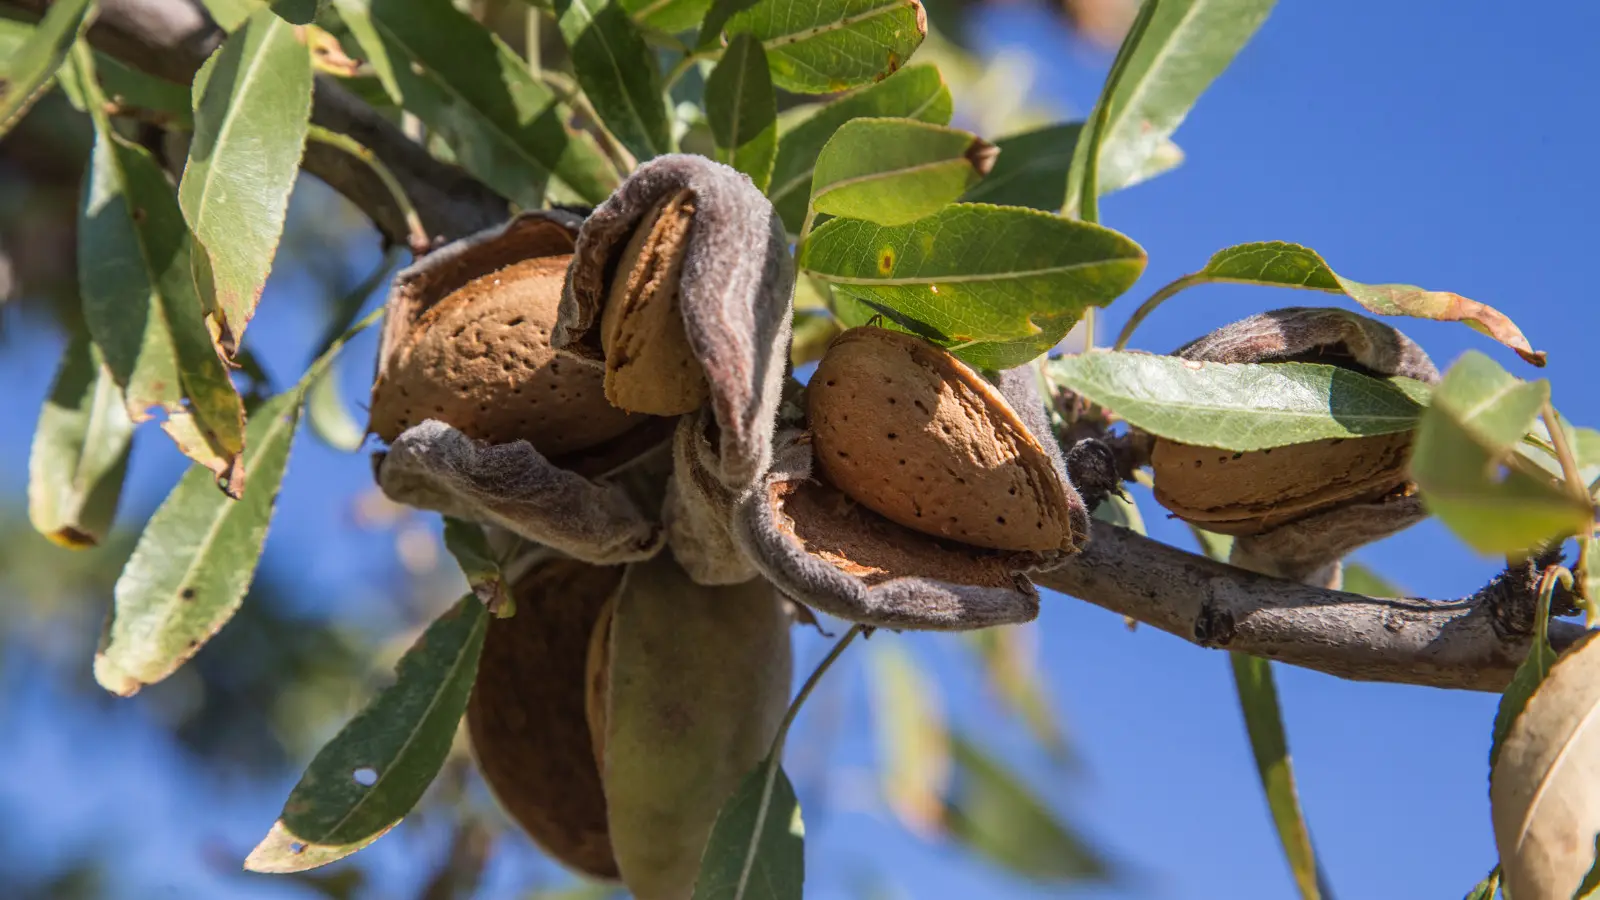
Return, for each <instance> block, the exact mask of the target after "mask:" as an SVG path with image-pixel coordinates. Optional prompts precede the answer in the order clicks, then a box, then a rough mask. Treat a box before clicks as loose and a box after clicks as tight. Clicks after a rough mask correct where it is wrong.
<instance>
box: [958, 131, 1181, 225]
mask: <svg viewBox="0 0 1600 900" xmlns="http://www.w3.org/2000/svg"><path fill="white" fill-rule="evenodd" d="M1082 130H1083V123H1082V122H1066V123H1063V124H1060V125H1049V126H1046V127H1044V128H1039V129H1036V130H1034V131H1028V132H1024V133H1022V134H1016V135H1012V136H1011V137H1008V138H1001V139H1000V140H998V141H995V146H996V147H998V148H999V149H1000V156H999V158H998V159H996V160H995V164H994V169H992V170H991V171H990V172H989V174H988V175H986V176H984V179H983V180H982V181H980V182H978V183H977V184H975V185H973V186H972V187H971V188H969V189H968V190H967V192H966V193H965V194H963V195H962V197H961V199H962V200H963V201H965V202H968V203H995V204H999V205H1001V206H1026V207H1029V208H1032V209H1043V210H1051V211H1053V210H1055V209H1057V208H1058V207H1060V206H1061V198H1062V196H1064V195H1065V193H1066V190H1067V170H1068V169H1070V168H1072V153H1073V150H1074V148H1076V147H1077V145H1078V136H1079V134H1080V132H1081V131H1082ZM1181 162H1183V151H1182V150H1180V149H1178V145H1177V144H1174V143H1172V142H1171V141H1170V140H1169V141H1165V142H1164V143H1163V144H1162V145H1161V147H1160V148H1159V149H1158V150H1157V151H1156V152H1155V153H1152V154H1151V155H1150V158H1149V159H1148V160H1146V161H1145V165H1144V167H1143V168H1141V169H1140V170H1139V171H1137V172H1135V173H1133V175H1132V177H1131V178H1130V180H1129V181H1128V182H1126V183H1124V184H1119V185H1113V186H1109V187H1106V186H1103V187H1102V192H1103V193H1107V194H1109V193H1111V192H1112V191H1114V190H1118V189H1121V188H1125V187H1132V186H1133V185H1135V184H1138V183H1140V182H1141V181H1146V180H1148V179H1150V178H1154V177H1155V176H1157V175H1160V174H1161V173H1162V172H1166V171H1168V170H1169V169H1172V168H1173V167H1175V166H1177V165H1178V164H1179V163H1181Z"/></svg>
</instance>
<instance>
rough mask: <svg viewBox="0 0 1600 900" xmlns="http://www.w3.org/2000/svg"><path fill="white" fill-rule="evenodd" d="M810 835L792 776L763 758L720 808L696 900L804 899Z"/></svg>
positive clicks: (697, 888)
mask: <svg viewBox="0 0 1600 900" xmlns="http://www.w3.org/2000/svg"><path fill="white" fill-rule="evenodd" d="M805 836H806V831H805V823H804V822H803V821H802V820H801V818H800V801H799V800H797V799H795V796H794V786H793V785H791V784H790V783H789V776H788V775H786V774H784V771H783V767H782V766H781V765H779V764H778V761H777V760H775V759H773V758H771V757H768V758H767V759H765V760H762V762H761V764H760V765H758V766H756V767H755V769H754V770H752V771H751V772H750V774H748V775H746V776H745V777H744V780H743V781H741V782H740V783H739V788H738V790H736V791H734V792H733V796H732V797H729V798H728V802H726V803H724V804H722V810H721V811H720V812H718V813H717V822H716V824H715V825H713V826H712V827H711V838H710V839H709V840H708V841H707V842H706V849H705V853H704V854H703V855H702V856H701V857H700V876H699V878H698V879H697V880H696V882H695V886H694V900H800V897H801V889H802V887H803V886H804V884H805V875H806V868H805V864H806V860H805Z"/></svg>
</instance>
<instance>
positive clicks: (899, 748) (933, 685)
mask: <svg viewBox="0 0 1600 900" xmlns="http://www.w3.org/2000/svg"><path fill="white" fill-rule="evenodd" d="M869 650H870V652H869V653H868V654H867V662H868V666H869V668H868V674H869V677H868V683H869V684H870V685H871V687H872V699H873V708H872V716H873V723H874V725H875V726H876V730H877V735H878V778H879V781H880V782H881V783H882V786H883V793H884V798H885V799H886V800H887V801H888V802H889V808H890V809H893V810H894V812H895V814H896V815H897V816H899V817H900V821H902V822H903V823H905V825H906V827H907V828H910V829H911V830H912V831H914V832H916V833H918V834H920V835H922V836H924V837H931V836H933V835H935V834H937V833H938V830H939V825H940V818H941V816H942V814H943V807H944V793H945V788H946V786H947V785H948V783H949V781H950V737H949V734H948V733H947V732H946V731H945V727H944V713H943V710H942V709H941V708H940V704H939V684H938V682H937V681H935V680H934V679H933V678H932V677H931V676H930V675H929V674H928V673H927V672H925V671H923V670H922V669H921V668H920V667H919V666H918V665H917V662H916V660H915V659H914V658H913V657H912V656H911V654H910V653H909V652H907V650H906V649H905V647H904V646H902V645H901V643H900V642H898V641H894V640H882V639H880V640H876V641H873V642H872V644H871V646H870V648H869Z"/></svg>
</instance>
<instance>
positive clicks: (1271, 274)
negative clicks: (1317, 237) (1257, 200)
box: [1200, 241, 1544, 366]
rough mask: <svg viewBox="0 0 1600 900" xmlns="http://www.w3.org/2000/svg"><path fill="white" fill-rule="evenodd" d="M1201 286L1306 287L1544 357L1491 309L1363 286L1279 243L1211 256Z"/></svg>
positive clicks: (1431, 294)
mask: <svg viewBox="0 0 1600 900" xmlns="http://www.w3.org/2000/svg"><path fill="white" fill-rule="evenodd" d="M1200 275H1202V276H1204V280H1206V281H1225V282H1232V283H1235V284H1263V285H1275V286H1278V287H1292V288H1306V289H1308V290H1313V291H1327V292H1328V293H1332V294H1343V295H1345V296H1346V297H1349V298H1350V299H1351V300H1354V301H1356V302H1357V303H1359V304H1361V305H1362V306H1363V307H1365V308H1366V309H1367V311H1368V312H1373V313H1377V314H1378V315H1380V316H1410V317H1412V318H1416V319H1434V320H1436V321H1440V322H1465V323H1466V324H1468V325H1470V326H1472V328H1473V329H1474V330H1476V331H1479V332H1482V333H1483V334H1486V335H1488V336H1489V337H1492V338H1494V339H1495V340H1497V341H1499V342H1500V343H1502V344H1504V345H1506V346H1507V347H1510V348H1511V349H1512V350H1515V351H1516V353H1517V355H1518V356H1520V357H1522V358H1523V359H1525V360H1527V361H1528V362H1530V363H1532V364H1534V365H1536V366H1542V365H1544V353H1542V352H1540V351H1537V350H1534V349H1533V347H1531V346H1530V345H1529V344H1528V339H1527V338H1526V337H1524V336H1523V334H1522V330H1521V329H1519V328H1518V327H1517V325H1516V323H1515V322H1512V321H1511V320H1510V319H1509V318H1507V317H1506V315H1505V314H1504V313H1502V312H1500V311H1499V310H1497V309H1495V308H1494V307H1492V306H1487V305H1485V304H1482V303H1479V302H1478V301H1476V300H1469V299H1467V298H1466V297H1463V296H1461V295H1460V294H1452V293H1448V292H1446V291H1429V290H1424V289H1423V288H1419V287H1417V286H1415V285H1410V284H1363V283H1361V282H1359V281H1352V280H1350V279H1348V278H1345V277H1344V276H1343V275H1340V274H1338V273H1336V272H1334V271H1333V268H1332V267H1331V266H1329V265H1328V264H1327V262H1326V261H1324V260H1323V258H1322V256H1321V255H1320V254H1318V253H1317V252H1316V251H1315V250H1312V249H1311V248H1309V247H1302V246H1300V245H1299V244H1290V243H1287V242H1285V241H1263V242H1258V243H1253V244H1239V245H1237V246H1234V247H1228V248H1226V249H1224V250H1218V251H1217V252H1216V253H1214V254H1212V256H1211V259H1210V261H1209V262H1207V263H1206V267H1205V268H1204V269H1201V270H1200Z"/></svg>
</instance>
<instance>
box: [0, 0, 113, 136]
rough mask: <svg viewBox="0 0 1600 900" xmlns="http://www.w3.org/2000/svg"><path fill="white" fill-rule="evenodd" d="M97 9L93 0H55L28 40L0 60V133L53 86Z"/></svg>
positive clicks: (25, 112)
mask: <svg viewBox="0 0 1600 900" xmlns="http://www.w3.org/2000/svg"><path fill="white" fill-rule="evenodd" d="M95 12H96V7H95V3H94V0H55V2H54V3H51V4H50V7H49V9H46V10H45V13H44V18H43V19H41V20H40V21H39V25H38V27H37V28H34V29H33V31H32V33H31V34H29V35H28V38H27V40H25V41H24V42H23V43H22V45H21V46H20V47H18V48H17V49H16V50H14V51H11V52H10V53H8V54H7V55H6V57H5V60H4V62H0V137H5V135H6V133H7V132H9V131H10V130H11V129H12V128H14V127H16V124H17V123H18V122H20V121H22V117H23V116H24V115H26V114H27V112H28V109H29V108H30V107H32V106H33V104H34V102H35V101H37V100H38V99H39V98H40V97H43V96H44V95H45V93H46V92H48V91H49V90H50V84H51V80H52V79H53V78H55V74H56V70H58V69H60V68H61V66H62V64H63V63H65V62H66V61H67V53H68V52H69V51H71V49H72V42H73V41H75V40H77V38H78V35H80V34H82V33H83V32H84V31H86V30H88V28H89V23H90V22H92V21H93V20H94V14H95Z"/></svg>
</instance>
